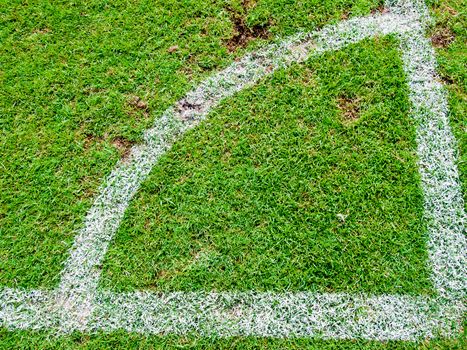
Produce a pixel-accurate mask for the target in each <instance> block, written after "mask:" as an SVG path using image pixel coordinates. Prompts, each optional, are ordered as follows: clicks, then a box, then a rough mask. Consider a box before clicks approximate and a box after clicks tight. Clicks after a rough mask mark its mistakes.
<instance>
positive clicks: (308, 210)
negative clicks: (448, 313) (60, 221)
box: [103, 39, 430, 294]
mask: <svg viewBox="0 0 467 350" xmlns="http://www.w3.org/2000/svg"><path fill="white" fill-rule="evenodd" d="M399 56H400V54H399V52H398V50H397V44H396V45H393V44H392V41H391V40H387V39H384V40H383V39H378V40H376V41H373V40H372V41H366V42H363V43H361V44H358V45H354V46H352V47H349V48H346V49H344V50H342V51H339V52H334V53H330V54H327V55H324V56H322V57H318V58H316V59H313V60H311V61H310V62H308V63H307V64H305V65H300V66H295V67H293V68H292V69H288V70H285V71H280V72H278V73H277V74H275V75H274V76H273V77H272V78H271V79H267V80H266V81H265V82H264V83H260V84H258V85H257V86H255V87H254V88H252V89H250V90H247V91H244V92H242V93H240V94H238V95H237V96H236V97H235V98H233V99H229V100H228V101H225V102H224V103H223V104H222V106H221V107H220V108H218V109H216V110H215V111H214V112H213V113H212V116H211V117H210V118H209V119H208V121H207V122H206V123H203V125H202V126H200V127H198V128H197V129H195V130H193V131H192V132H190V133H189V135H187V136H185V137H184V139H183V140H181V141H180V142H178V143H177V144H176V145H175V146H174V148H173V149H172V150H171V151H170V152H169V153H168V154H167V155H166V156H164V157H163V159H161V161H160V162H159V165H158V166H157V167H156V168H155V169H154V170H153V172H152V174H151V176H150V177H149V179H148V180H146V181H145V183H144V186H143V188H142V189H141V190H140V191H139V193H138V195H137V198H136V199H135V200H134V201H133V203H132V205H131V208H130V209H129V211H128V214H127V216H126V219H125V220H124V222H123V223H122V225H121V226H120V230H119V231H118V233H117V235H116V239H115V242H114V243H113V244H112V246H111V248H110V250H109V252H108V253H107V255H106V262H105V264H104V274H103V283H104V285H105V286H106V287H110V288H111V289H119V290H128V289H133V288H138V289H141V288H142V289H146V288H150V289H156V290H172V291H176V290H186V291H192V290H198V289H203V290H261V291H266V290H276V291H285V290H312V291H314V290H318V291H329V292H340V291H348V292H354V291H367V292H371V293H403V294H407V293H408V294H423V293H427V292H428V291H429V289H430V283H429V282H428V276H429V272H428V271H427V268H426V266H427V264H426V250H425V239H424V232H425V230H424V225H423V220H422V207H423V204H422V195H421V190H420V186H419V179H418V175H417V174H418V171H417V168H416V164H415V156H414V150H415V149H416V145H415V140H414V139H415V136H414V126H413V123H411V120H410V117H409V116H408V109H409V103H408V99H407V87H406V83H405V78H404V73H403V71H402V67H401V62H400V59H399ZM343 101H347V102H343ZM342 104H346V105H354V106H353V107H352V106H347V107H345V106H342ZM339 105H341V106H340V107H341V109H342V108H344V109H345V108H346V109H352V108H353V109H355V111H354V112H353V113H354V114H355V115H353V116H345V111H342V110H340V109H339ZM348 113H351V111H348ZM344 217H345V218H344ZM324 252H325V253H324Z"/></svg>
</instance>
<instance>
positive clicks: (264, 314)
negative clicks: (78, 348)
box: [0, 289, 459, 341]
mask: <svg viewBox="0 0 467 350" xmlns="http://www.w3.org/2000/svg"><path fill="white" fill-rule="evenodd" d="M55 293H56V291H32V292H31V291H24V292H23V291H19V290H17V289H4V290H3V291H1V292H0V301H1V302H2V304H3V305H8V308H6V309H4V310H2V311H0V320H1V321H2V322H1V323H0V326H3V327H6V328H9V329H12V330H14V329H18V328H19V329H32V330H48V331H51V332H59V333H61V332H63V330H64V329H63V325H62V324H61V322H62V316H61V311H60V310H59V309H58V306H57V304H56V302H55V301H56V296H57V295H56V294H55ZM94 307H95V310H94V314H93V316H92V318H91V320H90V321H89V322H88V323H87V324H86V325H85V326H84V327H82V328H81V329H80V330H81V331H85V332H95V331H104V332H112V331H116V330H125V331H128V332H135V333H142V334H168V333H174V334H189V333H195V334H198V335H201V336H223V337H227V336H267V337H320V338H324V339H330V338H332V339H355V338H362V339H371V340H380V341H387V340H415V339H421V338H431V337H434V336H438V335H440V334H441V335H445V336H449V335H452V334H455V333H456V332H457V331H458V319H459V314H458V310H459V305H456V304H455V303H452V304H447V303H443V304H439V303H438V300H437V299H436V298H428V297H414V296H403V295H400V296H398V295H382V296H372V295H365V294H347V293H332V294H326V293H324V294H319V293H309V292H301V293H255V292H244V293H202V292H201V293H199V292H196V293H184V292H178V293H164V294H157V293H149V292H134V293H121V294H118V293H112V292H97V293H96V296H95V306H94Z"/></svg>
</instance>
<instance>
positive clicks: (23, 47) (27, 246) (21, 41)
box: [0, 0, 378, 288]
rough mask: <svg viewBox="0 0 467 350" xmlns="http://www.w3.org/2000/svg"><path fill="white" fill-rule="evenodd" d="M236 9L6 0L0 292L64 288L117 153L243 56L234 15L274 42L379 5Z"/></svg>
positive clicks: (0, 59) (230, 5)
mask: <svg viewBox="0 0 467 350" xmlns="http://www.w3.org/2000/svg"><path fill="white" fill-rule="evenodd" d="M241 4H242V3H241V2H238V1H232V2H225V1H213V2H200V1H190V0H186V1H177V2H167V1H132V2H130V1H112V2H108V1H87V2H78V3H76V2H69V1H61V2H54V3H53V4H51V3H50V2H48V1H32V2H28V3H24V2H22V1H4V0H2V1H1V4H0V16H1V17H0V20H1V24H0V40H1V45H0V67H1V68H0V71H1V74H0V81H1V85H0V97H1V98H0V113H1V118H0V132H1V135H0V157H1V158H0V164H1V169H2V170H1V173H0V187H1V188H2V191H1V193H0V237H1V239H0V271H1V273H0V285H6V286H11V287H28V288H37V287H48V288H51V287H54V286H55V285H56V284H57V282H58V278H59V272H60V270H61V268H62V264H63V262H64V260H65V259H66V253H67V251H68V249H69V248H70V246H71V243H72V241H73V237H74V234H75V232H76V231H77V230H78V229H79V228H80V227H81V225H82V222H83V218H84V215H85V213H86V211H87V210H88V209H89V207H90V205H91V203H92V199H93V197H94V196H95V194H96V191H97V189H98V186H99V184H100V183H101V182H102V179H103V178H104V176H105V175H106V174H108V173H109V172H110V170H111V169H112V167H113V166H114V165H115V164H116V162H117V160H118V159H119V157H121V156H122V155H123V154H125V152H127V150H128V149H129V147H130V146H131V145H132V144H134V143H135V142H138V141H140V137H141V134H142V130H144V129H145V128H147V127H149V126H150V125H151V124H152V123H153V121H154V119H155V118H157V117H158V116H159V115H160V114H161V112H162V111H163V110H164V109H165V108H167V107H168V106H170V105H171V104H172V103H174V102H175V101H176V100H177V99H179V98H181V97H182V96H183V95H184V94H185V93H186V92H187V91H188V90H189V89H190V87H192V86H194V85H196V82H198V81H200V80H201V79H202V77H205V76H208V75H209V74H210V73H211V72H212V71H213V70H218V69H221V68H222V67H225V66H226V65H227V64H228V63H229V62H231V61H232V60H233V59H234V57H235V56H241V55H242V54H243V52H245V50H246V48H244V47H243V46H244V45H245V44H246V43H241V45H240V46H238V47H235V51H232V52H231V49H232V46H231V45H230V40H231V39H232V38H233V37H235V35H236V32H235V28H234V25H233V18H234V17H235V18H238V17H239V16H241V17H242V18H244V22H245V21H246V22H245V25H247V24H248V25H249V26H253V27H254V26H266V25H267V28H268V30H269V33H270V36H271V38H273V37H274V36H280V35H286V34H288V33H296V32H297V30H300V29H304V30H311V29H315V27H316V26H322V25H324V24H325V23H328V22H336V21H338V20H340V19H341V17H342V16H344V15H347V14H348V13H349V11H353V12H354V13H355V15H357V14H365V13H369V12H370V9H371V8H375V7H376V6H377V5H378V3H377V2H375V1H367V0H362V1H357V2H354V1H342V2H338V3H334V2H329V3H326V4H324V5H319V2H317V1H315V2H307V3H301V4H299V5H298V6H294V4H287V3H285V2H283V1H267V2H260V3H258V5H257V6H253V5H254V4H251V6H250V5H249V6H243V7H242V5H241ZM292 9H293V11H292ZM288 13H293V15H291V16H289V15H288ZM265 18H266V19H267V20H268V23H263V22H264V20H265ZM252 39H254V38H252ZM258 40H259V39H258ZM251 45H253V46H254V40H253V43H251ZM138 99H140V100H138Z"/></svg>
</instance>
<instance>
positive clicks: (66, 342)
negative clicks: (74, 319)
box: [0, 330, 467, 350]
mask: <svg viewBox="0 0 467 350" xmlns="http://www.w3.org/2000/svg"><path fill="white" fill-rule="evenodd" d="M0 339H2V340H3V341H1V342H0V349H35V350H36V349H47V350H49V349H50V350H52V349H60V350H61V349H89V350H90V349H161V350H162V349H185V350H189V349H190V350H191V349H193V350H195V349H196V350H201V349H209V350H212V349H220V350H227V349H228V350H255V349H264V350H280V349H294V350H302V349H310V350H337V349H340V350H342V349H349V350H416V349H418V350H428V349H430V350H463V349H465V347H466V345H467V344H466V341H465V337H464V338H459V339H436V340H431V341H421V342H418V343H415V342H395V341H391V342H376V341H362V340H355V341H341V340H327V341H325V340H316V339H271V338H255V337H234V338H224V339H219V338H199V337H191V336H188V337H180V336H171V335H169V336H164V337H160V336H150V337H147V336H143V335H137V334H128V333H126V332H115V333H112V334H105V333H99V334H95V335H80V334H74V335H69V336H65V337H60V338H56V337H54V336H50V335H47V334H44V333H37V332H25V331H17V332H7V331H5V330H0Z"/></svg>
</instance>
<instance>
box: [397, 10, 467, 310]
mask: <svg viewBox="0 0 467 350" xmlns="http://www.w3.org/2000/svg"><path fill="white" fill-rule="evenodd" d="M390 3H391V4H392V5H391V6H395V7H392V8H391V9H392V10H393V11H395V12H399V13H400V14H404V12H405V13H416V14H418V15H419V16H420V22H421V23H422V24H424V23H426V22H427V21H429V16H428V10H427V8H426V7H425V6H424V4H422V3H420V2H418V1H415V2H414V5H413V7H410V6H408V3H409V4H410V3H412V1H410V2H408V1H398V2H396V3H394V2H390ZM400 46H401V50H402V57H403V62H404V70H405V73H406V75H407V79H408V84H409V86H410V95H409V97H410V100H411V102H412V116H413V118H414V119H415V121H416V123H417V124H416V125H417V126H416V128H417V155H418V163H419V172H420V176H421V181H422V188H423V192H424V211H425V215H424V216H425V219H426V220H427V229H428V253H429V259H430V264H431V266H430V268H431V270H432V280H433V283H434V285H435V287H436V289H437V291H438V292H439V294H440V296H441V297H442V298H447V299H449V300H450V301H458V302H460V303H461V305H463V303H462V301H463V298H465V296H466V291H467V244H466V240H465V236H464V229H465V226H464V224H465V212H464V201H463V198H462V193H461V187H460V181H459V174H458V170H457V166H456V159H457V154H456V150H457V144H456V142H455V139H454V136H453V134H452V132H451V128H450V125H449V117H448V104H447V96H446V93H445V91H444V89H443V86H442V85H441V83H440V82H439V81H438V79H437V75H436V60H435V54H434V50H433V48H432V46H431V44H430V42H429V40H428V39H427V38H426V37H425V32H424V30H423V28H420V30H418V31H414V32H411V33H403V34H401V35H400ZM460 312H462V310H460Z"/></svg>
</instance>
